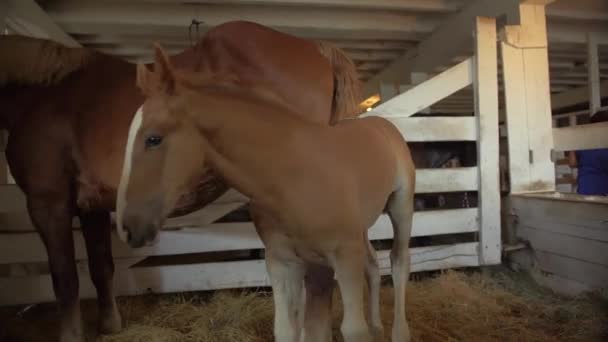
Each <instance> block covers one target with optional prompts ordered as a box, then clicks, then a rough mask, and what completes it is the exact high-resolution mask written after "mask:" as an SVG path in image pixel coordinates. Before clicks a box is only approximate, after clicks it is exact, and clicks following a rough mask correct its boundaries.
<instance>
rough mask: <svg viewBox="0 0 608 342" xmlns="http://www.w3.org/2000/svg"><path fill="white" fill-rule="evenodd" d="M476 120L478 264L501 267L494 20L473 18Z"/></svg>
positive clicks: (496, 66) (496, 69)
mask: <svg viewBox="0 0 608 342" xmlns="http://www.w3.org/2000/svg"><path fill="white" fill-rule="evenodd" d="M475 42H476V43H475V69H474V70H475V77H474V89H475V117H476V118H477V123H478V124H477V129H478V134H477V135H478V137H477V164H478V170H479V192H478V193H479V195H480V196H479V199H480V200H479V205H478V208H479V218H480V229H479V263H480V264H481V265H496V264H500V257H501V234H500V184H499V175H498V170H499V165H498V156H499V151H498V64H497V62H496V59H497V52H496V19H494V18H482V17H479V18H477V19H476V24H475Z"/></svg>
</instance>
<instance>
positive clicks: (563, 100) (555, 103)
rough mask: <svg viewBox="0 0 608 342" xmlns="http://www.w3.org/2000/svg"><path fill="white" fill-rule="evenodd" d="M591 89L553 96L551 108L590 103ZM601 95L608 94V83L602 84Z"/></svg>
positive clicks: (575, 89)
mask: <svg viewBox="0 0 608 342" xmlns="http://www.w3.org/2000/svg"><path fill="white" fill-rule="evenodd" d="M589 92H590V89H589V87H588V86H585V87H578V88H573V89H570V90H566V91H564V92H561V93H559V94H554V95H551V108H552V109H554V110H555V109H561V108H564V107H568V106H573V105H576V104H580V103H585V102H587V101H589ZM600 93H601V94H608V81H603V82H601V83H600Z"/></svg>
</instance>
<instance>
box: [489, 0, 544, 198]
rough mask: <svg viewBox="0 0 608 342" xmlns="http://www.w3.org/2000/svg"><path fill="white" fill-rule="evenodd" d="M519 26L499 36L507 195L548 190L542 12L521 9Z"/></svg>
mask: <svg viewBox="0 0 608 342" xmlns="http://www.w3.org/2000/svg"><path fill="white" fill-rule="evenodd" d="M520 11H521V25H517V26H506V27H505V28H504V30H503V32H502V34H501V41H502V42H501V52H502V55H501V59H502V66H503V70H504V76H503V77H504V81H503V82H504V88H505V103H506V117H507V120H506V121H507V131H508V149H509V174H510V185H511V192H512V193H514V194H516V193H526V192H540V191H553V190H554V189H555V167H554V164H553V162H552V161H551V150H552V148H553V133H552V120H551V103H550V86H549V66H548V56H547V38H546V24H545V11H544V7H543V6H540V5H521V6H520Z"/></svg>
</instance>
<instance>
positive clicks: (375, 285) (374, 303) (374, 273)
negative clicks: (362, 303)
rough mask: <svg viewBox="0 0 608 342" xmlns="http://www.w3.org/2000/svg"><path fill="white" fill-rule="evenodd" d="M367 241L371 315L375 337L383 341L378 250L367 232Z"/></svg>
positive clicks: (367, 274)
mask: <svg viewBox="0 0 608 342" xmlns="http://www.w3.org/2000/svg"><path fill="white" fill-rule="evenodd" d="M365 242H366V246H367V260H366V264H365V277H366V278H367V286H369V295H368V297H369V298H368V300H369V303H368V304H369V310H370V311H369V314H370V315H369V316H370V320H371V324H372V328H373V334H374V338H375V339H376V340H377V341H382V340H383V335H384V329H383V327H382V317H381V316H380V267H379V266H378V257H377V256H376V250H375V249H374V246H372V244H371V242H370V241H369V239H368V238H367V234H366V236H365Z"/></svg>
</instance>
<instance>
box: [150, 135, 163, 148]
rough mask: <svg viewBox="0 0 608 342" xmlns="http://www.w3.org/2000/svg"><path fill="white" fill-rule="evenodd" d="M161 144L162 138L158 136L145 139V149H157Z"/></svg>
mask: <svg viewBox="0 0 608 342" xmlns="http://www.w3.org/2000/svg"><path fill="white" fill-rule="evenodd" d="M162 142H163V137H161V136H160V135H150V136H149V137H147V138H146V148H153V147H157V146H158V145H160V144H161V143H162Z"/></svg>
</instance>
